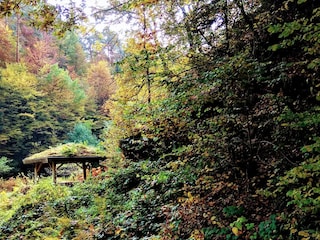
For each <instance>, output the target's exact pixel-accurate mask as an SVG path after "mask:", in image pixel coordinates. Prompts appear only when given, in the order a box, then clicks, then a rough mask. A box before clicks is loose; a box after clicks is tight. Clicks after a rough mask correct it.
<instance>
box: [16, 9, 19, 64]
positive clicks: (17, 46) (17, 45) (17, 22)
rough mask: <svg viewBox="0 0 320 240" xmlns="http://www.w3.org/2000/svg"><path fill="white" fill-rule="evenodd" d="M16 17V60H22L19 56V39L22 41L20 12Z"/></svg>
mask: <svg viewBox="0 0 320 240" xmlns="http://www.w3.org/2000/svg"><path fill="white" fill-rule="evenodd" d="M16 14H17V17H16V18H17V19H16V62H19V61H20V56H19V41H20V33H19V25H20V16H19V14H18V13H16Z"/></svg>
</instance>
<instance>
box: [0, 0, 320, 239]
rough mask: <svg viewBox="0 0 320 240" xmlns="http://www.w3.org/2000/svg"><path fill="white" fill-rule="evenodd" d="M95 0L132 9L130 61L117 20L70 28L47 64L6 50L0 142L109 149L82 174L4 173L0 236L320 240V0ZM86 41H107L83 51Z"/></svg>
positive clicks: (115, 10) (6, 152) (9, 147)
mask: <svg viewBox="0 0 320 240" xmlns="http://www.w3.org/2000/svg"><path fill="white" fill-rule="evenodd" d="M95 11H96V12H95V13H96V14H95V17H97V19H98V20H99V21H101V22H102V23H105V24H106V25H107V23H106V22H104V21H106V19H108V17H110V15H108V14H111V16H113V17H114V16H118V17H119V18H120V19H126V20H128V21H130V20H131V21H133V22H130V23H132V24H134V26H135V27H132V29H131V31H130V34H129V35H128V37H127V39H126V40H125V43H123V46H122V48H121V51H120V50H119V52H122V53H123V54H122V55H121V56H120V57H119V58H117V59H113V58H112V56H115V55H116V54H114V55H113V51H112V50H110V48H108V47H105V48H104V47H103V46H111V45H112V44H111V43H110V41H109V40H110V39H114V38H112V36H114V35H112V33H111V32H110V31H109V30H108V29H105V31H103V32H101V33H97V34H96V33H94V34H92V35H90V36H91V37H90V38H89V37H88V38H86V37H87V36H88V35H82V34H81V31H79V32H77V31H75V32H71V31H70V32H69V33H68V34H69V35H67V37H66V38H65V39H64V43H63V44H62V43H61V44H62V45H59V44H58V45H55V46H56V47H57V46H60V47H59V49H60V50H61V49H63V51H62V52H63V53H64V55H63V56H64V60H62V59H61V58H59V61H58V58H56V59H55V60H57V61H58V64H51V63H50V61H49V60H48V61H47V63H46V64H44V65H42V66H41V69H42V71H39V72H37V71H35V72H32V71H34V70H35V69H37V68H32V65H30V64H28V63H30V61H29V62H28V61H26V62H25V63H24V65H17V63H11V64H9V60H10V58H5V56H4V55H1V52H0V57H1V56H2V57H3V58H2V60H1V61H2V62H5V63H7V65H6V66H5V67H3V68H1V76H0V77H1V78H0V80H1V81H0V91H1V93H4V94H3V95H0V96H3V97H0V101H1V102H0V103H1V104H2V105H1V106H4V107H5V108H3V109H6V110H5V111H4V110H2V112H0V116H2V117H1V118H0V119H1V124H2V125H1V128H0V131H1V132H0V137H1V138H0V140H1V141H0V146H1V151H0V154H1V156H4V157H7V158H8V159H9V158H12V159H13V161H15V162H19V159H22V158H24V157H26V155H27V154H29V153H30V152H31V153H37V152H40V151H42V150H44V149H46V148H48V147H49V146H52V145H55V144H57V143H65V142H78V143H81V144H85V145H94V146H99V147H100V149H102V150H103V151H105V154H103V155H104V156H106V161H105V162H104V163H103V166H101V167H100V168H94V169H93V170H92V173H91V177H90V178H89V179H88V180H87V181H84V182H76V183H74V184H73V186H63V185H53V184H52V182H51V179H50V178H47V177H45V176H43V177H42V178H41V179H40V181H39V182H38V183H37V184H34V183H33V182H32V173H30V172H28V171H25V173H24V174H23V173H19V174H18V173H16V174H15V175H13V176H12V178H8V177H7V178H4V179H1V181H0V239H18V238H20V239H75V240H76V239H153V240H156V239H164V240H165V239H190V240H191V239H193V240H220V239H221V240H222V239H227V240H233V239H262V240H269V239H291V240H296V239H297V240H298V239H303V240H311V239H320V229H319V226H320V224H319V223H320V219H319V211H320V181H319V176H320V136H319V132H320V127H319V122H320V108H319V101H320V81H319V79H320V78H319V77H320V76H319V64H320V61H319V54H320V48H319V47H320V42H319V39H320V28H319V22H320V21H319V20H320V19H319V18H320V2H319V1H317V0H282V1H264V0H254V1H238V0H235V1H224V0H218V1H157V0H156V1H149V0H142V1H140V0H139V1H136V0H133V1H129V2H127V1H108V2H107V5H106V6H103V7H101V8H98V7H97V9H95ZM112 14H116V15H112ZM76 24H79V23H76ZM108 24H109V23H108ZM110 24H111V23H110ZM128 24H129V22H128ZM55 27H58V26H55ZM80 30H81V29H80ZM3 31H4V30H3ZM1 36H2V35H1ZM25 36H27V35H25ZM3 38H4V37H3ZM79 39H82V46H86V47H88V46H89V45H90V44H89V43H91V42H92V41H91V40H92V39H95V40H99V44H96V45H90V46H91V47H88V48H84V47H83V48H82V50H83V51H80V50H81V48H80V45H78V47H77V48H76V49H73V50H74V51H71V52H69V51H68V49H69V48H70V47H71V46H73V44H72V42H73V41H75V42H77V43H79V42H80V40H79ZM57 41H58V40H57ZM59 41H60V40H59ZM6 42H8V43H9V42H10V39H7V41H6ZM79 44H80V43H79ZM108 44H110V45H108ZM53 45H54V44H53ZM12 46H14V45H12ZM27 46H28V44H26V45H25V49H27ZM34 46H36V45H34ZM113 46H115V45H113ZM84 49H86V51H85V50H84ZM116 49H117V48H116V47H115V48H114V51H116ZM99 50H101V51H99ZM95 51H96V52H95ZM62 52H61V53H60V54H62ZM22 53H23V52H22ZM80 53H82V54H84V55H85V54H88V56H89V55H90V54H93V55H94V56H95V57H93V58H89V57H87V58H84V59H86V60H84V61H82V62H81V61H80V62H79V61H78V60H79V59H78V58H77V57H75V56H80V55H81V54H80ZM26 56H27V55H25V58H26ZM90 56H91V55H90ZM1 61H0V62H1ZM10 61H14V60H12V59H11V60H10ZM63 64H65V65H63ZM48 66H50V68H48ZM61 66H64V68H62V67H61ZM19 71H20V72H19ZM17 72H19V73H20V76H23V78H21V79H22V80H21V84H16V81H15V79H16V78H15V77H14V76H16V75H14V74H12V73H15V74H17ZM10 74H11V75H10ZM77 79H78V80H77ZM11 89H14V91H13V92H11ZM8 99H10V100H12V101H11V102H10V101H9V100H8ZM22 102H24V103H26V104H25V105H21V104H20V103H22ZM41 106H46V108H42V107H41ZM42 109H46V110H42ZM1 114H2V115H1ZM13 143H17V144H15V145H14V144H13ZM0 163H1V161H0ZM4 165H6V163H5V164H4ZM9 165H10V164H9ZM15 169H16V168H15ZM1 173H2V172H1V171H0V174H1ZM6 174H8V173H7V172H6ZM72 174H73V176H72V177H73V178H74V179H77V177H78V176H77V173H72ZM88 174H89V172H88ZM4 175H5V174H4Z"/></svg>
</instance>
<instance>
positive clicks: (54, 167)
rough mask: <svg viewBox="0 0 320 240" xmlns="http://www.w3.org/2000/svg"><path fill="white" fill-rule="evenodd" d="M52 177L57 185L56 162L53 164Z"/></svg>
mask: <svg viewBox="0 0 320 240" xmlns="http://www.w3.org/2000/svg"><path fill="white" fill-rule="evenodd" d="M52 177H53V183H54V184H57V164H56V163H55V162H52Z"/></svg>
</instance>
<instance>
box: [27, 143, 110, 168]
mask: <svg viewBox="0 0 320 240" xmlns="http://www.w3.org/2000/svg"><path fill="white" fill-rule="evenodd" d="M104 156H105V152H104V151H103V150H101V148H98V147H94V146H88V145H85V144H80V143H66V144H61V145H58V146H56V147H52V148H49V149H47V150H44V151H42V152H39V153H36V154H33V155H31V156H29V157H27V158H25V159H23V160H22V161H23V163H24V164H32V163H47V162H48V158H50V157H66V158H67V157H69V158H75V157H82V158H85V157H88V158H89V157H104Z"/></svg>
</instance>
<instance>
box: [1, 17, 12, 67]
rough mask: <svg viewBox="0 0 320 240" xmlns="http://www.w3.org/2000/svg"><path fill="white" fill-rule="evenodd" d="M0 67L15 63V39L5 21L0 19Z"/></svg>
mask: <svg viewBox="0 0 320 240" xmlns="http://www.w3.org/2000/svg"><path fill="white" fill-rule="evenodd" d="M0 45H1V49H0V67H4V66H5V64H6V63H12V62H13V61H14V39H13V36H12V31H10V30H9V29H8V27H7V26H6V24H5V23H4V21H3V20H1V19H0Z"/></svg>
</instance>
